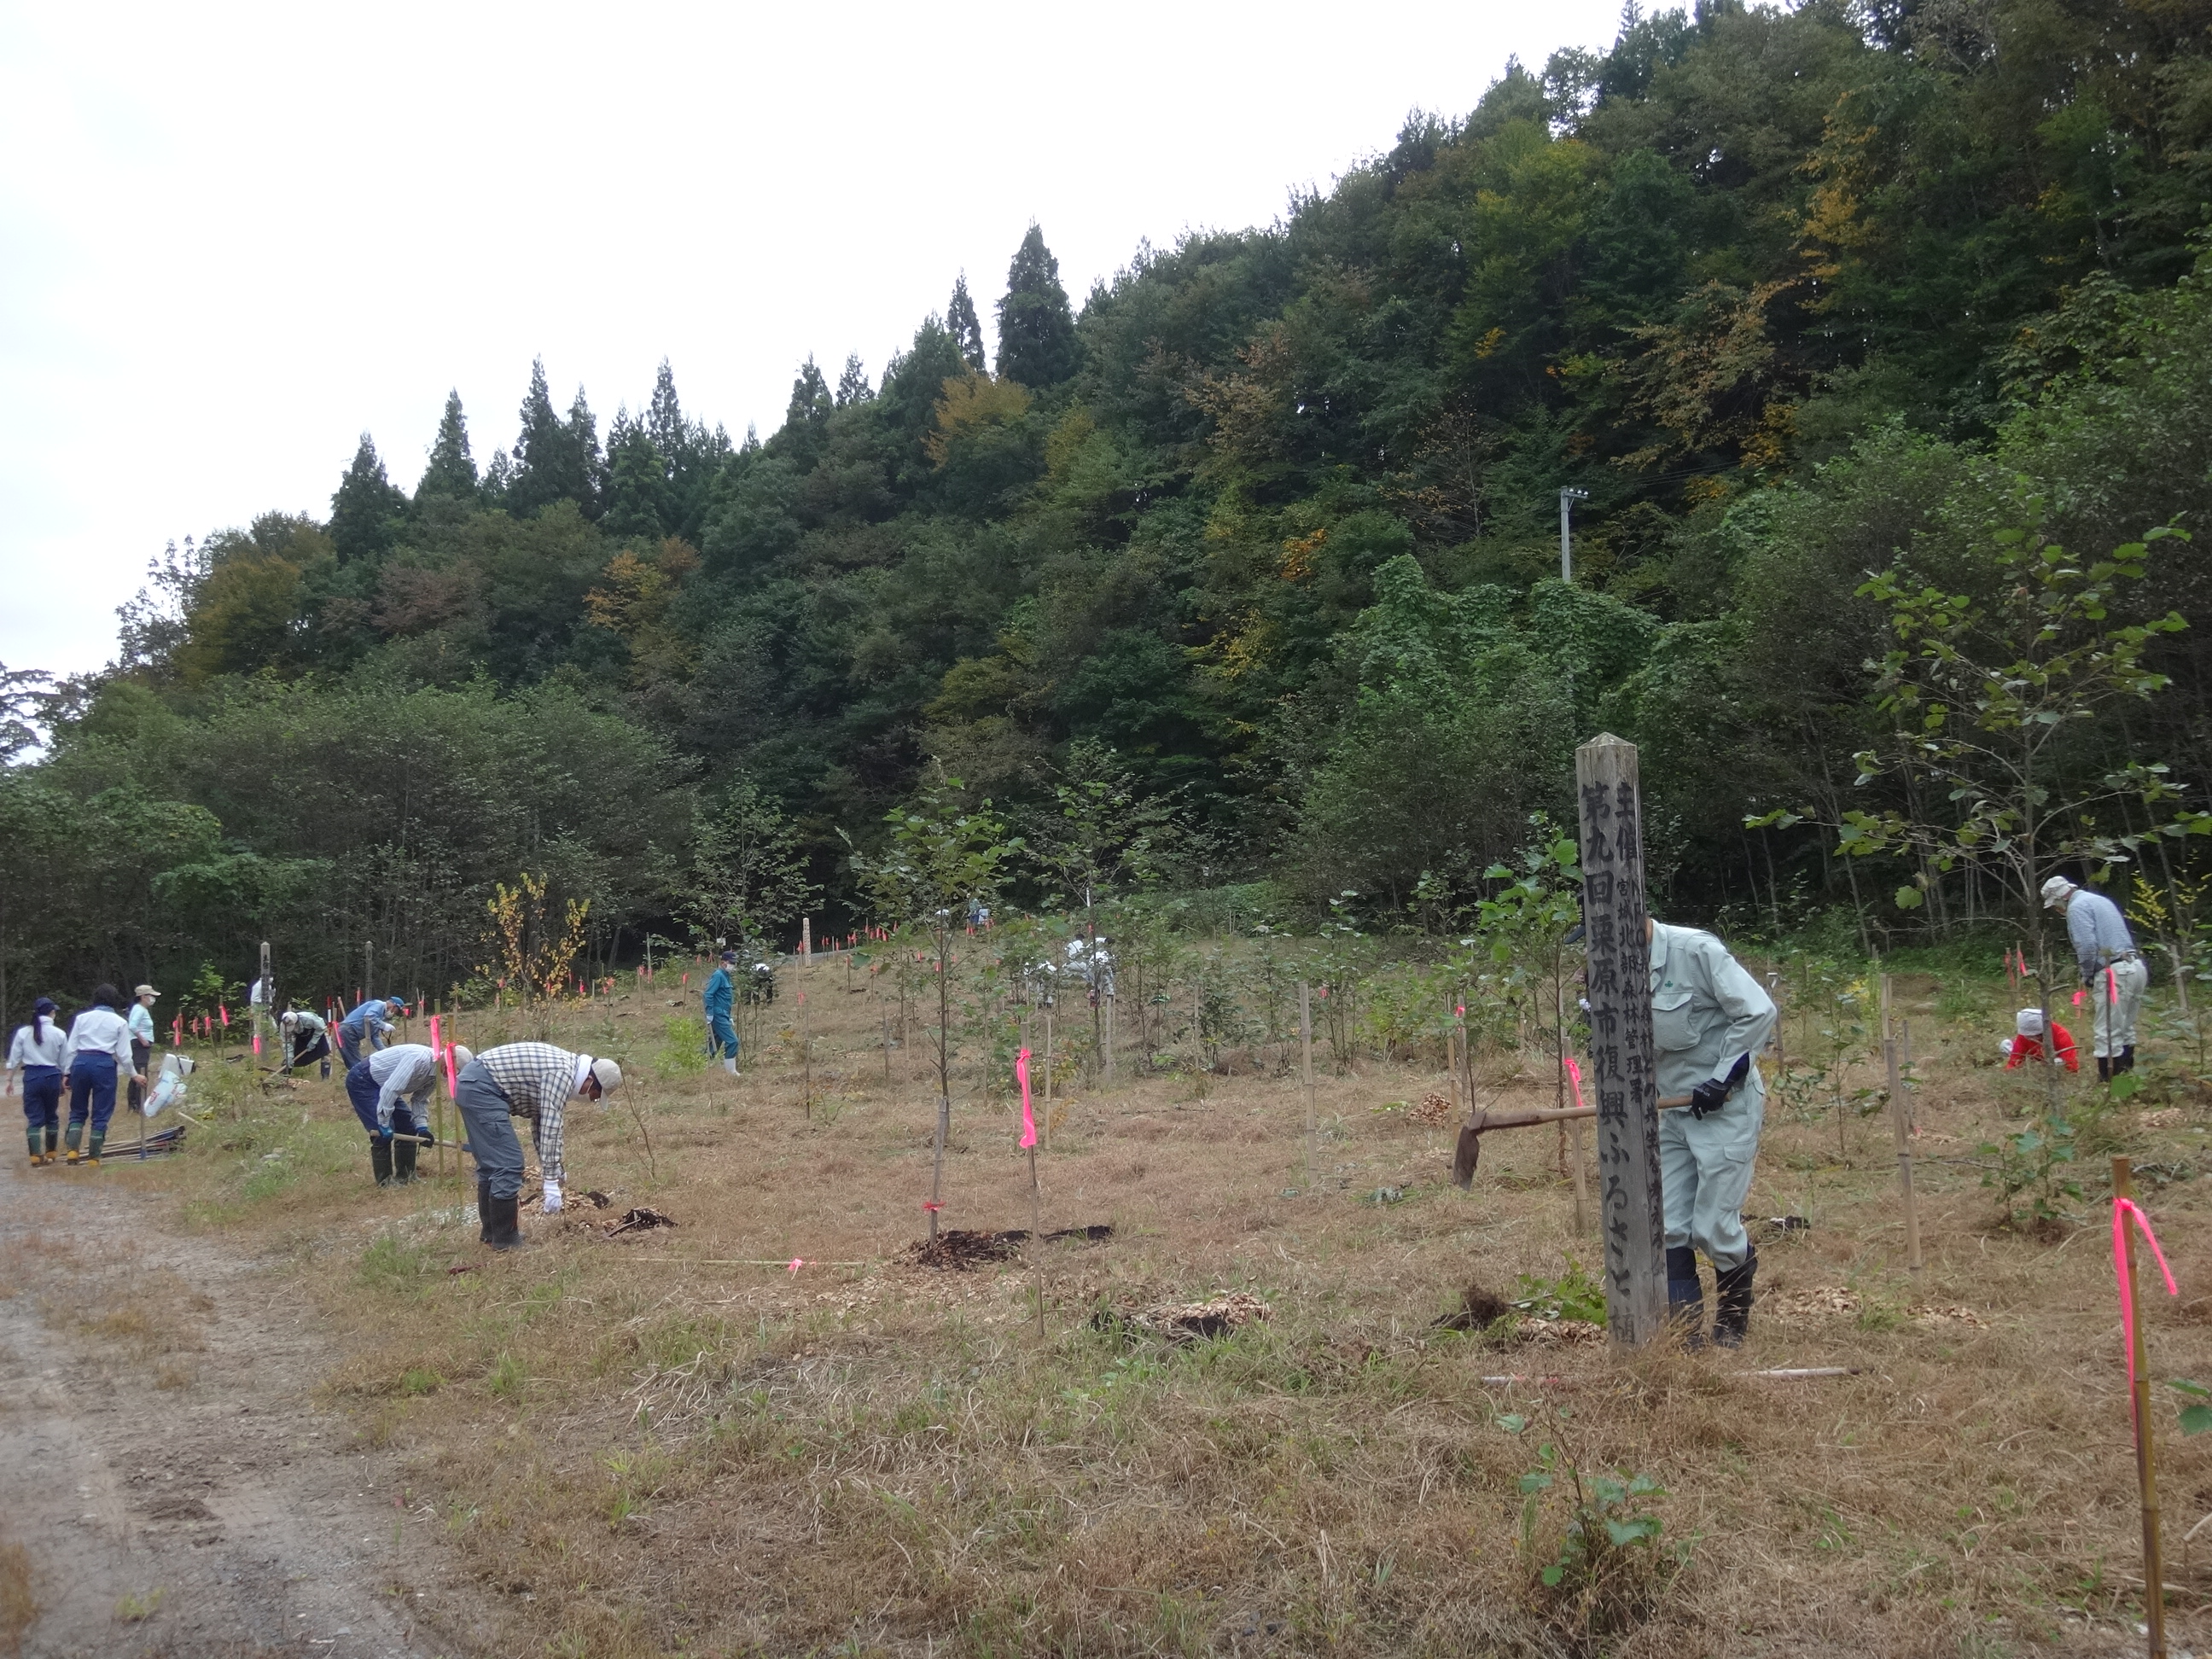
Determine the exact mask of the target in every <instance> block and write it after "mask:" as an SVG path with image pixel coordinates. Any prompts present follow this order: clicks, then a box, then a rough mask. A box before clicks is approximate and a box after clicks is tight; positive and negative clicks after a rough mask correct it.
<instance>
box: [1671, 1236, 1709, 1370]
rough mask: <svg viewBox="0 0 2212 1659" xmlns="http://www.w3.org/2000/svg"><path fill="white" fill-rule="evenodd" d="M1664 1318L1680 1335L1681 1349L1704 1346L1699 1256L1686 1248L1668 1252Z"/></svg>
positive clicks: (1682, 1245) (1680, 1247)
mask: <svg viewBox="0 0 2212 1659" xmlns="http://www.w3.org/2000/svg"><path fill="white" fill-rule="evenodd" d="M1667 1318H1668V1322H1670V1323H1672V1324H1673V1325H1674V1328H1676V1329H1677V1330H1679V1331H1680V1332H1681V1334H1682V1346H1684V1347H1686V1348H1701V1347H1703V1346H1705V1286H1704V1285H1701V1284H1699V1282H1698V1253H1697V1252H1696V1251H1695V1250H1693V1249H1691V1248H1690V1247H1689V1246H1688V1245H1686V1244H1676V1245H1674V1246H1672V1247H1670V1248H1669V1249H1668V1252H1667Z"/></svg>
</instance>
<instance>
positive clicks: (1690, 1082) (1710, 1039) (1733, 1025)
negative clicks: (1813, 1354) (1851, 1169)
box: [1646, 918, 1775, 1348]
mask: <svg viewBox="0 0 2212 1659" xmlns="http://www.w3.org/2000/svg"><path fill="white" fill-rule="evenodd" d="M1646 929H1647V933H1648V936H1649V938H1650V941H1651V1046H1652V1054H1653V1066H1654V1068H1655V1070H1656V1083H1657V1092H1658V1093H1659V1095H1660V1096H1661V1097H1662V1098H1664V1097H1668V1096H1679V1095H1687V1096H1688V1097H1690V1104H1689V1108H1688V1109H1687V1110H1685V1111H1674V1112H1662V1113H1661V1114H1660V1115H1659V1177H1660V1185H1661V1188H1662V1194H1663V1198H1664V1203H1665V1206H1666V1216H1667V1309H1668V1316H1669V1317H1670V1318H1671V1319H1672V1320H1673V1321H1674V1322H1675V1324H1676V1326H1677V1327H1678V1328H1680V1330H1681V1331H1682V1333H1683V1334H1684V1336H1685V1338H1686V1341H1687V1343H1688V1345H1689V1346H1692V1347H1696V1346H1699V1345H1700V1344H1702V1343H1703V1341H1704V1340H1705V1286H1704V1285H1702V1284H1701V1283H1700V1282H1699V1279H1698V1252H1699V1250H1703V1251H1704V1252H1705V1259H1706V1260H1707V1261H1711V1263H1712V1264H1713V1280H1714V1287H1715V1295H1714V1304H1715V1306H1714V1312H1713V1341H1714V1342H1715V1343H1716V1344H1717V1346H1721V1347H1723V1348H1736V1347H1741V1346H1743V1339H1744V1335H1745V1334H1746V1333H1747V1331H1748V1330H1749V1329H1750V1328H1751V1299H1752V1291H1751V1285H1752V1278H1753V1274H1754V1273H1756V1272H1757V1270H1758V1267H1759V1253H1758V1251H1757V1250H1756V1249H1753V1246H1752V1243H1751V1236H1750V1235H1749V1234H1748V1233H1747V1232H1746V1231H1744V1227H1743V1200H1744V1197H1745V1194H1747V1193H1748V1192H1749V1191H1750V1189H1751V1171H1752V1165H1753V1164H1754V1163H1755V1162H1756V1161H1757V1159H1758V1157H1759V1127H1760V1125H1761V1124H1762V1123H1764V1122H1765V1117H1766V1088H1765V1083H1764V1082H1763V1081H1762V1080H1761V1079H1760V1077H1759V1067H1758V1066H1755V1065H1753V1063H1752V1056H1753V1054H1757V1053H1758V1052H1759V1050H1760V1049H1761V1048H1765V1046H1766V1040H1767V1037H1768V1036H1769V1035H1770V1034H1771V1032H1772V1031H1773V1030H1774V1018H1775V1010H1774V1000H1773V999H1772V998H1771V997H1770V996H1768V995H1767V994H1766V992H1765V989H1764V988H1763V987H1761V986H1760V985H1759V981H1757V980H1755V979H1753V977H1752V976H1751V975H1750V974H1749V973H1747V972H1746V971H1745V969H1744V967H1743V964H1742V963H1740V962H1738V961H1737V960H1736V959H1735V957H1733V956H1731V955H1729V949H1728V946H1726V945H1723V944H1722V943H1721V942H1720V940H1718V939H1715V938H1714V937H1713V936H1712V935H1711V933H1703V932H1700V931H1699V929H1697V928H1695V927H1672V926H1669V925H1668V923H1666V922H1663V921H1654V920H1650V919H1649V918H1647V919H1646Z"/></svg>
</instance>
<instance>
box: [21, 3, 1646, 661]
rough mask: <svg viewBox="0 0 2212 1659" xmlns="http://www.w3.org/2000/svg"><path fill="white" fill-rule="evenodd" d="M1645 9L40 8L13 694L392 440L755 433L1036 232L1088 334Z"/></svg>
mask: <svg viewBox="0 0 2212 1659" xmlns="http://www.w3.org/2000/svg"><path fill="white" fill-rule="evenodd" d="M1619 12H1620V5H1619V0H1550V3H1546V4H1539V5H1531V4H1527V3H1504V0H1458V3H1431V0H1407V3H1395V4H1393V3H1387V0H1386V3H1379V4H1376V3H1370V4H1369V5H1366V6H1363V7H1351V8H1348V7H1346V6H1344V5H1343V4H1341V3H1336V4H1328V5H1322V4H1314V3H1304V0H1297V3H1284V0H1274V3H1267V4H1260V3H1243V0H1240V3H1207V0H1197V3H1190V0H1183V3H1173V4H1165V3H1157V0H1139V3H1128V4H1123V5H1120V6H1117V7H1113V8H1107V9H1100V8H1095V7H1083V8H1076V7H1045V6H1038V5H1018V4H1011V3H996V0H994V3H971V4H965V5H963V4H960V3H947V0H935V3H927V4H919V5H915V4H908V5H898V6H888V5H886V6H872V5H845V6H838V5H815V6H801V5H791V4H787V5H781V6H775V7H768V6H753V5H743V4H726V5H720V6H711V5H702V4H695V5H686V4H675V3H631V4H629V5H626V6H608V5H605V4H595V5H592V6H588V7H586V6H582V5H573V4H561V3H544V0H538V3H532V4H529V5H519V4H518V5H493V4H475V5H472V4H467V3H461V4H455V3H453V0H444V3H438V4H429V3H417V0H396V3H390V0H388V3H386V4H382V5H379V6H375V7H370V8H363V7H358V6H345V7H338V6H321V5H312V4H301V3H298V0H291V3H286V4H281V5H267V6H254V5H243V4H233V3H220V0H218V3H209V4H201V5H191V6H180V5H177V4H174V3H164V4H160V5H153V4H128V5H100V4H96V3H86V4H77V5H58V4H52V3H46V4H33V3H27V0H0V155H5V156H6V157H7V161H6V163H5V165H4V167H0V594H4V595H5V598H4V599H0V662H4V663H5V664H7V665H9V666H12V667H45V668H48V669H52V670H53V671H56V672H71V671H78V670H82V669H88V668H94V667H97V666H98V665H100V664H101V663H103V662H105V661H106V660H107V659H108V658H109V657H110V656H111V655H112V651H113V647H114V635H115V619H114V614H113V613H114V608H115V606H116V605H118V604H120V603H122V602H123V601H124V600H125V599H128V598H129V597H130V596H131V593H132V592H135V591H136V590H137V586H139V584H140V582H141V581H142V580H143V575H144V571H145V566H146V562H147V560H148V559H149V557H151V556H154V555H155V554H156V553H158V552H159V551H160V550H161V546H162V544H164V543H165V542H167V541H168V540H170V539H172V538H179V539H180V538H183V537H185V536H186V535H193V536H198V535H204V534H205V533H206V532H208V531H210V530H211V529H216V528H220V527H222V526H227V525H234V524H242V523H244V522H246V520H249V519H251V518H252V516H253V515H254V514H255V513H260V512H264V511H267V510H270V509H271V508H284V509H288V510H293V511H305V512H309V513H315V514H316V515H318V516H322V515H324V514H326V513H328V511H329V508H330V495H331V490H332V489H334V488H336V486H337V479H338V475H339V473H340V472H341V471H343V468H344V466H345V464H346V462H347V461H348V460H349V459H350V458H351V456H352V453H353V449H354V445H355V443H356V439H357V437H358V435H359V434H360V433H361V432H362V430H363V429H364V428H366V429H367V430H368V431H369V432H371V433H372V434H373V435H374V437H375V439H376V442H377V446H378V447H379V449H380V451H381V452H382V453H383V454H384V456H385V458H386V462H387V464H388V465H389V466H390V469H391V471H392V477H393V480H394V482H396V483H399V484H400V485H401V486H402V487H404V488H408V489H412V487H413V486H414V483H415V481H416V477H418V476H419V475H420V473H421V471H422V458H423V454H424V452H425V450H426V449H427V447H428V444H429V441H430V438H431V435H432V432H433V430H434V429H435V425H436V422H437V418H438V411H439V408H440V405H441V403H442V402H443V400H444V398H445V395H446V391H447V387H449V386H457V387H458V388H459V391H460V393H461V398H462V401H463V403H464V404H465V406H466V408H467V410H468V413H469V417H470V428H471V439H472V440H473V442H474V445H475V448H476V453H477V461H478V464H479V465H481V464H482V463H483V462H484V461H486V460H488V459H489V458H490V455H491V452H492V451H493V449H494V448H495V447H499V446H501V445H505V444H508V443H511V442H512V441H513V435H514V428H515V426H516V418H515V411H516V408H517V406H518V404H520V401H521V397H522V392H523V387H524V386H525V384H526V381H527V380H528V376H529V372H530V360H531V358H532V356H541V355H542V356H544V359H545V366H546V370H547V373H548V374H549V375H550V378H551V380H552V382H553V390H554V393H555V398H556V402H558V403H560V404H563V405H565V404H566V403H567V401H568V398H569V397H570V396H572V395H573V394H574V390H575V387H576V386H577V383H578V382H579V381H581V382H582V383H583V385H584V386H585V387H586V390H587V392H588V393H589V396H590V398H591V402H592V409H593V410H595V411H596V412H597V413H598V414H599V417H600V422H601V430H602V432H603V433H604V431H605V422H606V420H607V418H608V417H609V416H612V415H613V413H614V411H615V407H616V405H617V404H619V403H623V402H627V403H629V404H630V405H631V406H632V407H633V408H635V406H636V405H637V404H640V403H641V401H642V400H643V399H644V398H645V397H646V396H647V393H648V392H650V390H651V388H652V384H653V369H654V368H655V366H656V365H657V364H658V363H659V361H660V359H661V358H662V357H663V356H666V357H668V358H669V359H670V360H671V362H672V363H673V365H674V368H675V372H676V384H677V389H678V392H679V393H680V394H681V395H682V397H683V399H684V406H685V408H686V410H688V411H689V412H690V413H691V414H693V415H695V416H701V417H702V418H704V419H705V420H706V421H707V422H708V423H709V424H712V423H713V422H715V421H720V422H723V423H724V424H726V426H727V427H728V428H730V431H731V433H732V435H733V436H736V435H742V434H743V432H744V428H745V424H746V422H748V421H755V422H758V423H759V424H760V427H761V429H762V431H763V435H765V434H766V433H767V432H768V431H769V430H771V429H773V428H774V427H775V424H776V423H777V422H778V421H779V420H780V419H781V416H782V411H783V406H784V404H785V402H786V400H787V398H788V396H789V392H790V387H791V380H792V375H793V370H794V369H795V368H796V367H797V366H798V364H799V361H800V359H802V358H804V357H805V356H806V355H807V354H808V353H809V352H811V353H813V354H814V356H816V357H817V359H818V360H820V361H821V362H823V365H824V366H825V368H826V369H827V371H828V372H829V374H830V375H831V376H832V378H833V379H834V378H835V375H836V368H837V365H838V364H840V363H842V361H843V360H844V357H845V354H846V353H847V352H848V351H857V352H859V353H860V355H861V356H862V358H863V359H864V360H865V361H866V363H867V365H868V368H869V373H870V374H871V377H872V378H873V377H878V376H879V375H880V374H881V372H882V368H883V365H884V360H885V359H886V358H887V357H888V356H890V354H891V353H892V352H893V351H894V350H896V349H899V348H901V347H902V346H903V345H904V344H905V343H907V342H908V341H909V340H910V339H911V338H912V337H913V333H914V329H915V325H916V324H917V323H918V322H919V321H920V320H921V317H922V315H923V313H927V312H929V311H933V310H942V309H943V307H944V305H945V297H946V295H948V294H949V293H950V291H951V286H952V279H953V277H954V276H955V274H956V273H957V272H958V271H959V270H961V269H962V268H963V267H965V269H966V270H967V271H968V274H969V286H970V287H971V289H973V290H974V291H975V296H976V302H977V305H978V307H980V308H981V310H982V311H983V313H984V319H985V327H986V330H987V331H988V330H989V328H990V309H989V308H990V305H991V302H992V301H994V300H995V299H996V298H997V297H998V295H999V294H1000V292H1001V291H1002V290H1003V289H1004V286H1005V280H1006V262H1007V260H1008V258H1010V257H1011V255H1012V252H1013V250H1014V246H1015V244H1016V243H1017V242H1018V241H1019V240H1021V236H1022V234H1023V232H1024V229H1025V228H1027V226H1028V224H1029V222H1030V220H1031V219H1032V218H1035V219H1036V220H1037V221H1038V222H1040V223H1041V224H1042V226H1043V228H1044V232H1045V238H1046V240H1047V241H1048V243H1049V244H1050V246H1051V247H1052V249H1053V251H1054V253H1056V254H1057V255H1058V256H1059V258H1060V274H1061V277H1062V280H1063V281H1064V282H1065V283H1066V286H1067V289H1068V291H1069V293H1070V294H1071V295H1073V296H1074V298H1075V299H1076V301H1077V302H1078V303H1080V302H1081V300H1082V297H1083V295H1085V292H1086V291H1087V290H1088V289H1089V288H1090V286H1091V281H1092V279H1093V278H1094V277H1097V276H1101V275H1107V274H1110V273H1111V272H1112V271H1113V270H1115V269H1116V268H1117V267H1119V266H1121V264H1125V263H1126V262H1127V259H1128V258H1129V256H1130V254H1131V253H1132V252H1133V250H1134V249H1135V247H1136V246H1137V244H1138V242H1139V239H1140V238H1145V237H1150V238H1151V239H1152V241H1153V242H1154V243H1155V244H1157V245H1163V246H1164V245H1168V244H1171V243H1172V242H1173V241H1174V240H1175V239H1176V237H1177V236H1178V235H1179V234H1181V233H1182V232H1183V231H1184V230H1185V229H1186V228H1192V227H1198V226H1212V227H1222V228H1234V227H1242V226H1244V225H1249V224H1255V223H1266V222H1268V221H1270V220H1272V219H1273V218H1274V217H1276V216H1277V215H1278V214H1279V212H1280V211H1281V210H1283V208H1284V205H1285V202H1286V200H1287V197H1288V193H1289V191H1291V188H1292V187H1294V186H1299V185H1319V186H1321V187H1322V188H1326V187H1327V186H1328V184H1329V183H1330V181H1331V180H1332V179H1334V177H1335V176H1336V175H1337V174H1338V173H1341V172H1342V171H1343V170H1344V169H1345V168H1346V167H1348V166H1350V165H1351V164H1352V163H1353V162H1355V161H1358V160H1359V159H1360V158H1361V157H1363V156H1365V155H1371V154H1373V153H1374V152H1376V151H1377V150H1379V149H1384V148H1387V147H1388V145H1389V143H1390V141H1391V139H1392V138H1393V137H1395V134H1396V132H1397V130H1398V128H1399V125H1400V124H1401V121H1402V120H1403V118H1404V117H1405V115H1406V113H1407V111H1408V110H1410V109H1413V108H1416V107H1418V108H1424V109H1432V110H1436V111H1439V112H1444V113H1448V114H1458V113H1462V112H1465V111H1466V110H1467V109H1468V107H1470V106H1472V105H1473V104H1474V100H1476V99H1477V98H1479V97H1480V95H1481V93H1482V90H1483V88H1484V87H1486V85H1487V84H1488V83H1489V82H1491V80H1492V79H1493V78H1494V77H1495V76H1497V75H1498V72H1499V70H1501V69H1502V68H1503V67H1504V63H1505V60H1506V58H1507V57H1508V56H1509V55H1510V54H1517V55H1518V56H1519V57H1520V58H1522V61H1524V62H1526V63H1528V64H1530V65H1531V66H1532V67H1536V66H1540V65H1541V64H1542V62H1543V60H1544V59H1545V58H1546V57H1547V56H1548V55H1549V53H1550V52H1552V50H1553V48H1555V47H1557V46H1565V45H1579V46H1600V45H1603V44H1604V43H1606V42H1607V41H1608V40H1610V39H1611V38H1612V35H1613V26H1614V22H1615V20H1616V19H1617V17H1618V15H1619Z"/></svg>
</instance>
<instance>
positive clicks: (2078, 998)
mask: <svg viewBox="0 0 2212 1659" xmlns="http://www.w3.org/2000/svg"><path fill="white" fill-rule="evenodd" d="M2081 996H2082V994H2081V992H2079V991H2076V992H2075V994H2074V1006H2075V1007H2076V1008H2079V1007H2080V1006H2081Z"/></svg>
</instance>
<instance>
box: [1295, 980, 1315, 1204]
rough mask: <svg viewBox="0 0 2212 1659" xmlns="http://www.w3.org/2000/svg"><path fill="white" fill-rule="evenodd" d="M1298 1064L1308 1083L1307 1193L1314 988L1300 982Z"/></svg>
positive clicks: (1310, 1155) (1311, 1131)
mask: <svg viewBox="0 0 2212 1659" xmlns="http://www.w3.org/2000/svg"><path fill="white" fill-rule="evenodd" d="M1298 1064H1299V1066H1301V1067H1302V1068H1303V1069H1304V1073H1305V1082H1306V1191H1308V1192H1309V1193H1310V1192H1312V1191H1313V1189H1314V1081H1313V987H1311V986H1310V985H1309V984H1307V983H1306V982H1305V981H1304V980H1300V981H1298Z"/></svg>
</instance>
